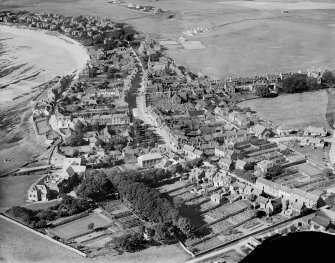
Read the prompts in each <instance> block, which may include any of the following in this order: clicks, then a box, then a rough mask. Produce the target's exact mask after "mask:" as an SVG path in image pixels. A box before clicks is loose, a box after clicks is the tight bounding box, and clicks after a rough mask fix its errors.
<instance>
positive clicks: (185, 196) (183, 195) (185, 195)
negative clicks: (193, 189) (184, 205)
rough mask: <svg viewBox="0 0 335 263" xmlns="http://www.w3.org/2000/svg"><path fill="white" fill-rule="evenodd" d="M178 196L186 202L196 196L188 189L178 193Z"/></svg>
mask: <svg viewBox="0 0 335 263" xmlns="http://www.w3.org/2000/svg"><path fill="white" fill-rule="evenodd" d="M178 197H181V198H182V199H184V200H185V201H186V202H187V201H189V200H191V199H193V198H195V197H197V195H196V194H193V193H190V192H189V191H187V192H185V193H183V194H179V195H178Z"/></svg>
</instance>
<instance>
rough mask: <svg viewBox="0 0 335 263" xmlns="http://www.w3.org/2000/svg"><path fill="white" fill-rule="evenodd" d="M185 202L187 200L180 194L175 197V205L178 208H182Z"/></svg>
mask: <svg viewBox="0 0 335 263" xmlns="http://www.w3.org/2000/svg"><path fill="white" fill-rule="evenodd" d="M184 203H185V200H184V199H183V198H182V197H180V196H176V197H175V198H173V205H174V207H175V208H176V209H179V208H181V207H182V206H183V204H184Z"/></svg>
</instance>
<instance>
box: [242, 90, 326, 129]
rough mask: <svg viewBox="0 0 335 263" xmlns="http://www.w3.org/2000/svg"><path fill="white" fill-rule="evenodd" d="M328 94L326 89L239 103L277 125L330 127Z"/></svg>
mask: <svg viewBox="0 0 335 263" xmlns="http://www.w3.org/2000/svg"><path fill="white" fill-rule="evenodd" d="M327 102H328V96H327V92H326V91H325V90H319V91H314V92H305V93H299V94H285V95H279V96H278V97H276V98H260V99H256V100H249V101H245V102H242V103H240V104H239V106H241V107H250V108H251V109H252V110H255V111H256V112H257V115H258V116H259V117H261V118H263V119H266V120H268V121H270V122H272V123H274V124H276V125H282V124H283V123H285V124H286V125H288V126H292V127H296V128H304V127H306V126H308V125H315V126H323V127H325V128H327V129H328V128H329V126H328V122H327V120H326V109H327Z"/></svg>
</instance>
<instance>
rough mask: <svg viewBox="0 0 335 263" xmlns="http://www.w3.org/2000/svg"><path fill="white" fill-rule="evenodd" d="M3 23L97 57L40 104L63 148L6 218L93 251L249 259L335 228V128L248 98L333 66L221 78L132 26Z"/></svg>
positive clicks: (37, 108) (40, 126) (316, 80)
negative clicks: (266, 111)
mask: <svg viewBox="0 0 335 263" xmlns="http://www.w3.org/2000/svg"><path fill="white" fill-rule="evenodd" d="M115 2H116V1H115ZM129 8H130V7H129ZM0 22H2V23H4V24H6V25H20V26H26V27H28V28H31V29H35V30H49V31H57V32H59V33H62V34H65V35H66V36H69V37H71V38H73V39H74V40H76V41H78V42H80V43H82V44H83V45H84V46H86V47H87V49H88V52H89V55H90V60H89V61H87V65H86V67H85V69H84V70H83V71H82V72H77V73H75V74H73V75H69V76H65V77H63V78H61V77H59V78H58V79H57V80H56V81H55V82H54V83H53V85H52V87H50V88H48V89H47V90H46V92H45V94H44V96H41V97H40V98H39V99H38V100H36V101H35V103H34V105H33V108H32V110H33V121H34V124H35V132H36V135H37V136H39V137H40V138H43V140H44V141H45V145H46V147H48V149H49V150H50V156H49V158H48V161H47V163H41V164H40V165H36V163H33V164H31V165H29V166H26V167H24V168H21V169H19V170H18V171H17V172H16V174H17V175H20V174H21V175H22V174H35V173H39V174H41V175H43V176H41V178H40V179H39V180H38V181H36V182H35V183H34V184H33V185H31V187H30V188H29V190H28V193H27V199H28V200H29V202H30V203H31V205H28V206H25V207H19V206H15V207H12V208H11V209H9V210H8V211H7V212H6V213H5V215H6V216H8V217H10V218H12V219H14V220H16V221H18V222H20V223H23V224H25V225H28V226H29V227H31V228H33V229H35V230H36V231H39V232H40V233H42V234H44V235H45V236H47V237H48V238H51V239H53V240H57V242H61V243H63V244H65V245H66V246H68V247H71V248H74V249H75V250H76V251H79V252H80V253H82V254H83V255H84V256H88V257H96V256H99V255H104V254H119V253H122V252H124V251H127V252H136V251H137V250H141V249H144V248H147V247H150V246H152V245H157V244H170V243H178V242H179V244H180V246H181V247H182V249H184V250H185V251H186V253H188V254H190V255H191V256H192V257H197V256H198V255H203V254H206V253H210V252H211V251H214V250H215V249H217V248H221V247H224V246H225V245H226V244H228V243H230V242H232V241H234V240H241V242H242V243H241V244H242V245H241V247H240V248H239V251H235V252H236V253H237V254H239V255H240V256H242V257H244V256H246V255H247V254H248V253H250V252H251V251H252V250H253V249H254V248H255V247H256V246H257V245H259V244H261V243H262V241H263V240H265V239H266V238H268V237H269V235H272V234H273V233H284V234H285V233H288V232H292V231H293V232H294V231H300V230H302V231H304V230H313V231H325V232H329V233H334V231H335V206H334V205H335V198H334V197H335V175H334V166H333V164H334V163H335V153H333V151H334V149H333V147H334V146H333V143H334V138H333V136H332V132H333V131H332V130H329V129H328V130H327V129H326V128H325V127H315V126H307V127H305V128H304V129H297V128H294V127H289V126H287V125H285V124H282V125H275V124H273V123H271V122H270V121H268V120H265V119H261V118H260V117H259V116H258V115H257V112H255V111H253V110H252V109H250V108H241V107H240V106H238V103H239V102H241V101H243V100H247V99H253V98H257V97H260V96H261V97H273V96H280V94H281V93H285V92H290V90H289V89H290V87H288V86H287V85H288V83H289V81H287V80H290V79H301V78H302V77H304V78H305V79H308V82H307V84H308V86H309V87H312V88H311V89H320V88H331V87H332V85H333V84H334V83H330V81H329V79H330V78H329V75H330V74H334V72H331V71H327V70H319V69H310V70H307V71H306V72H302V71H300V72H290V73H280V74H278V75H276V74H266V75H264V76H254V77H230V78H227V79H225V80H218V79H212V78H210V77H208V76H205V75H203V74H202V73H201V72H199V73H197V74H195V73H192V72H189V71H188V70H187V69H186V68H185V67H183V66H180V65H177V64H176V63H175V62H174V61H173V60H172V59H171V58H169V57H168V56H167V55H166V54H165V53H164V49H163V47H162V46H161V45H160V44H159V43H158V42H156V41H155V40H153V39H148V38H147V37H144V36H142V35H141V34H139V33H137V32H136V31H134V30H133V29H132V28H130V27H129V26H128V25H126V24H123V23H115V22H112V21H111V20H106V19H99V18H97V17H82V16H81V17H76V18H74V17H65V16H62V15H57V14H51V13H41V14H32V13H29V12H18V13H12V12H6V11H5V12H0ZM235 252H234V253H235ZM208 262H212V261H208ZM231 262H234V260H232V261H231ZM235 262H237V261H235Z"/></svg>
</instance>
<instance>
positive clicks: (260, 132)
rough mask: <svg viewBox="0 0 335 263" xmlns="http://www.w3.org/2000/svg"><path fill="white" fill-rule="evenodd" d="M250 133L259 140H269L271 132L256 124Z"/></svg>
mask: <svg viewBox="0 0 335 263" xmlns="http://www.w3.org/2000/svg"><path fill="white" fill-rule="evenodd" d="M252 131H253V132H254V133H255V136H256V137H258V138H260V139H266V138H269V136H270V134H271V132H270V131H269V130H268V129H267V128H266V127H264V126H263V125H260V124H256V125H255V126H254V127H253V129H252Z"/></svg>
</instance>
